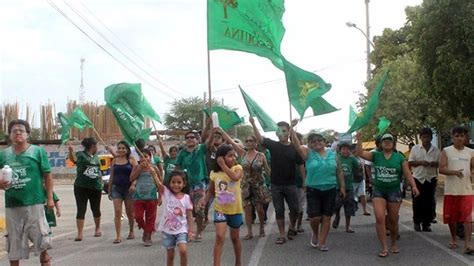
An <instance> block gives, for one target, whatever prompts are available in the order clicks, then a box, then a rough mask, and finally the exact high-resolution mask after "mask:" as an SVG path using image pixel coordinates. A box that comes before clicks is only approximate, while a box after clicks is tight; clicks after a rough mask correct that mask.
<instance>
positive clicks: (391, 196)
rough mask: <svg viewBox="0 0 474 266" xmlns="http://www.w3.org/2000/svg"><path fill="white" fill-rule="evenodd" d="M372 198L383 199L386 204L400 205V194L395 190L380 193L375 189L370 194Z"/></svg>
mask: <svg viewBox="0 0 474 266" xmlns="http://www.w3.org/2000/svg"><path fill="white" fill-rule="evenodd" d="M372 196H373V197H374V198H383V199H385V200H386V201H387V202H391V203H400V202H402V193H401V192H400V191H399V190H397V191H390V192H387V191H380V190H379V189H377V188H375V189H374V191H373V192H372Z"/></svg>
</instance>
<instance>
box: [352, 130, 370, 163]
mask: <svg viewBox="0 0 474 266" xmlns="http://www.w3.org/2000/svg"><path fill="white" fill-rule="evenodd" d="M356 140H357V146H356V152H357V156H359V157H361V158H362V159H365V160H367V161H371V162H372V161H373V154H372V153H371V152H368V151H364V150H363V149H362V134H361V133H360V132H357V134H356Z"/></svg>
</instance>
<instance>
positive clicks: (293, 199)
mask: <svg viewBox="0 0 474 266" xmlns="http://www.w3.org/2000/svg"><path fill="white" fill-rule="evenodd" d="M271 191H272V201H273V207H274V208H275V217H276V219H277V220H283V219H285V201H286V204H288V209H290V215H295V216H296V215H297V214H298V195H297V193H296V185H272V188H271Z"/></svg>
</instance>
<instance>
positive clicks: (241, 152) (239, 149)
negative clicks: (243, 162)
mask: <svg viewBox="0 0 474 266" xmlns="http://www.w3.org/2000/svg"><path fill="white" fill-rule="evenodd" d="M214 130H216V131H217V132H219V133H221V135H222V138H224V140H225V141H226V142H227V143H229V144H230V145H231V146H232V147H233V148H234V150H235V151H236V152H237V153H238V154H239V156H244V154H245V150H244V149H242V147H241V146H240V145H239V144H237V143H235V141H234V140H233V139H232V138H231V137H230V136H229V134H227V132H225V131H224V130H223V129H222V128H220V127H218V128H215V129H214Z"/></svg>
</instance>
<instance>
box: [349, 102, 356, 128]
mask: <svg viewBox="0 0 474 266" xmlns="http://www.w3.org/2000/svg"><path fill="white" fill-rule="evenodd" d="M356 118H357V112H356V111H355V109H354V107H352V105H349V126H352V123H354V121H355V120H356Z"/></svg>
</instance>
